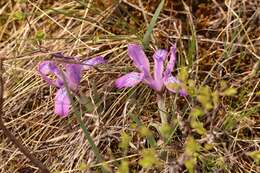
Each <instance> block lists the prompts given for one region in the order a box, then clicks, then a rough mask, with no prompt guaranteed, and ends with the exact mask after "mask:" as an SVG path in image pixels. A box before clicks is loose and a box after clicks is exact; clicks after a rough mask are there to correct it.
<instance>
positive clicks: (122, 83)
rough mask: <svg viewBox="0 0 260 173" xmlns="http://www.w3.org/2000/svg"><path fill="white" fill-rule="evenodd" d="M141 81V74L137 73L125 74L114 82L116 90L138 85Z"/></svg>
mask: <svg viewBox="0 0 260 173" xmlns="http://www.w3.org/2000/svg"><path fill="white" fill-rule="evenodd" d="M142 79H143V74H141V73H137V72H131V73H127V74H126V75H124V76H121V77H120V78H118V79H117V80H116V82H115V85H116V87H117V88H119V89H121V88H128V87H133V86H136V85H137V84H139V83H140V82H141V81H142Z"/></svg>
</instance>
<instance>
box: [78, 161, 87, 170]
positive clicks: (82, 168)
mask: <svg viewBox="0 0 260 173" xmlns="http://www.w3.org/2000/svg"><path fill="white" fill-rule="evenodd" d="M87 169H88V165H87V164H86V163H80V164H79V170H80V171H86V170H87Z"/></svg>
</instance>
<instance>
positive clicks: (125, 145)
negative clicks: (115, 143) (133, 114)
mask: <svg viewBox="0 0 260 173" xmlns="http://www.w3.org/2000/svg"><path fill="white" fill-rule="evenodd" d="M120 138H121V141H120V143H119V147H120V148H122V149H123V150H127V148H128V146H129V143H130V141H131V137H130V136H129V135H128V134H127V133H125V132H123V133H122V134H121V137H120Z"/></svg>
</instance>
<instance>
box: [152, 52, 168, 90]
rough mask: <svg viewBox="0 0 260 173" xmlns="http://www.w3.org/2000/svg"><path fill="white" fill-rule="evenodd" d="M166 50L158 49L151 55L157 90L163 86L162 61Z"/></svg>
mask: <svg viewBox="0 0 260 173" xmlns="http://www.w3.org/2000/svg"><path fill="white" fill-rule="evenodd" d="M167 54H168V52H167V51H166V50H164V49H158V50H156V51H155V53H154V55H153V59H154V79H155V82H156V86H157V89H158V90H161V89H162V87H163V77H162V75H163V62H164V60H165V59H166V57H167Z"/></svg>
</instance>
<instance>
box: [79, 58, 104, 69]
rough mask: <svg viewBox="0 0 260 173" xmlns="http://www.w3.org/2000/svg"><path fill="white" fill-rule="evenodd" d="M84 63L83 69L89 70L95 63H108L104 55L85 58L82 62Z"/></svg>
mask: <svg viewBox="0 0 260 173" xmlns="http://www.w3.org/2000/svg"><path fill="white" fill-rule="evenodd" d="M82 63H83V65H82V66H83V69H84V70H88V69H90V68H92V67H93V66H95V65H98V64H105V63H106V60H105V59H104V57H102V56H97V57H94V58H91V59H88V60H85V61H83V62H82Z"/></svg>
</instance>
